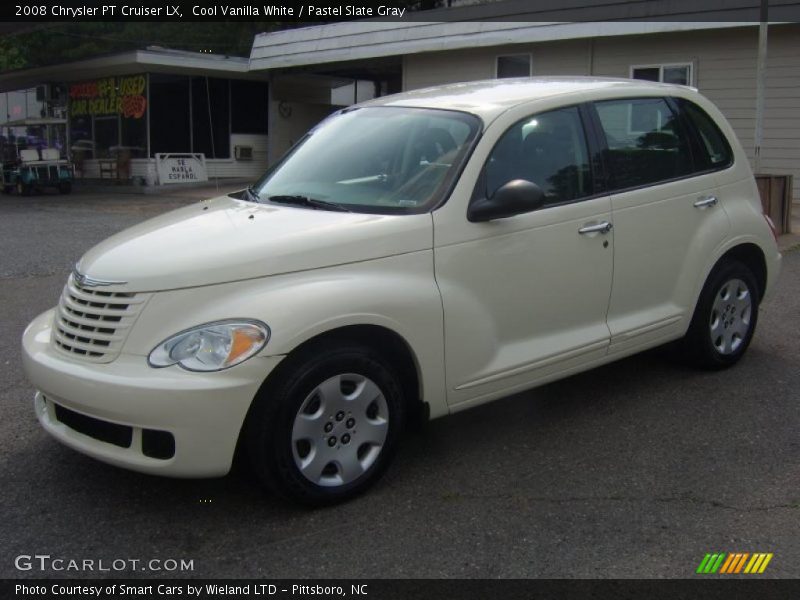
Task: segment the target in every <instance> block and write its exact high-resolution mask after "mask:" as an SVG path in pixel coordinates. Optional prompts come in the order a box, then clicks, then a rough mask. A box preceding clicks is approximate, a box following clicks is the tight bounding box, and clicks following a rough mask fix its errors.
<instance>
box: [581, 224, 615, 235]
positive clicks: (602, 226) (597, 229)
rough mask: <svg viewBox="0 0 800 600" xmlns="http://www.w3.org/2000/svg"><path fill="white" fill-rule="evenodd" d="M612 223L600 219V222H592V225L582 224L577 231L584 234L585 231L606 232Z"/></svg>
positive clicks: (609, 229)
mask: <svg viewBox="0 0 800 600" xmlns="http://www.w3.org/2000/svg"><path fill="white" fill-rule="evenodd" d="M612 227H613V225H612V224H611V223H609V222H608V221H601V222H600V223H593V224H592V225H584V226H583V227H581V228H580V229H578V233H580V234H581V235H586V234H587V233H608V232H609V231H611V228H612Z"/></svg>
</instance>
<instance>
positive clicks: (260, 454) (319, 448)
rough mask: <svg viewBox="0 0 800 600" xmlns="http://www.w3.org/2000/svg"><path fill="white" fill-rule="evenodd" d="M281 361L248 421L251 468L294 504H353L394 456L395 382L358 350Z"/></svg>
mask: <svg viewBox="0 0 800 600" xmlns="http://www.w3.org/2000/svg"><path fill="white" fill-rule="evenodd" d="M287 360H290V361H291V363H290V364H287V365H284V367H283V368H282V369H281V372H280V373H279V374H278V375H277V377H276V380H275V381H273V382H271V384H270V385H268V386H267V388H266V389H265V390H264V391H263V392H262V393H261V394H259V396H258V397H257V398H256V399H255V401H254V405H253V409H252V410H251V414H250V415H249V416H248V422H247V425H246V432H245V433H246V439H247V447H248V450H249V454H250V459H251V463H252V465H253V467H254V469H255V471H256V473H257V474H258V475H259V477H260V478H261V480H262V481H263V482H264V483H266V484H267V485H268V487H270V488H271V489H273V490H274V491H276V492H278V493H279V494H281V495H283V496H286V497H288V498H290V499H292V500H294V501H298V502H301V503H304V504H309V505H325V504H332V503H335V502H341V501H343V500H347V499H349V498H352V497H353V496H355V495H357V494H359V493H361V492H363V491H364V490H366V489H367V488H368V487H370V486H371V485H372V484H373V483H374V482H375V481H376V480H377V479H378V478H379V477H380V475H381V474H382V473H383V471H384V470H385V469H386V467H387V466H388V465H389V462H390V460H391V458H392V455H393V454H394V450H395V447H396V445H397V441H398V439H399V437H400V433H401V431H402V429H403V424H404V421H405V400H404V398H403V392H402V387H401V385H400V383H399V381H398V378H397V376H396V374H395V372H394V370H393V368H392V366H391V365H390V364H388V363H387V361H385V360H384V359H383V358H382V357H380V356H379V355H377V354H376V353H375V352H374V351H372V350H371V349H370V348H368V347H365V346H362V345H360V344H353V343H345V344H341V345H339V344H330V343H326V344H324V345H317V346H315V347H314V348H313V352H311V351H305V352H302V355H300V356H297V357H290V358H289V359H287Z"/></svg>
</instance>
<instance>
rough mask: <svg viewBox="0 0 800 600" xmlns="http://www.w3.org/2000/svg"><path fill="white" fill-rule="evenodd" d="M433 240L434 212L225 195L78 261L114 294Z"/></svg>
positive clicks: (326, 262) (331, 261) (269, 271)
mask: <svg viewBox="0 0 800 600" xmlns="http://www.w3.org/2000/svg"><path fill="white" fill-rule="evenodd" d="M432 244H433V224H432V220H431V216H430V214H428V213H425V214H419V215H374V214H359V213H347V212H334V211H327V210H314V209H308V208H300V207H293V206H277V205H273V204H256V203H253V202H245V201H243V200H237V199H234V198H230V197H228V196H222V197H219V198H214V199H212V200H208V201H204V202H200V203H198V204H193V205H191V206H186V207H184V208H179V209H178V210H175V211H172V212H169V213H166V214H164V215H161V216H159V217H156V218H154V219H150V220H148V221H144V222H143V223H140V224H139V225H136V226H134V227H131V228H130V229H126V230H124V231H122V232H120V233H117V234H116V235H113V236H111V237H110V238H108V239H106V240H105V241H103V242H101V243H99V244H98V245H97V246H95V247H94V248H92V249H91V250H89V251H88V252H87V253H86V254H85V255H84V256H83V258H81V260H80V262H79V263H78V264H77V265H76V266H77V269H78V271H79V272H80V273H81V274H82V275H84V276H85V277H86V278H87V279H92V280H97V281H99V282H115V285H114V286H113V291H115V292H117V291H119V292H125V291H132V292H147V291H160V290H169V289H177V288H186V287H195V286H201V285H210V284H215V283H226V282H230V281H239V280H243V279H252V278H255V277H265V276H267V275H277V274H280V273H290V272H293V271H302V270H307V269H318V268H321V267H330V266H334V265H339V264H345V263H352V262H359V261H364V260H371V259H376V258H381V257H385V256H392V255H395V254H402V253H406V252H416V251H419V250H424V249H429V248H431V247H432Z"/></svg>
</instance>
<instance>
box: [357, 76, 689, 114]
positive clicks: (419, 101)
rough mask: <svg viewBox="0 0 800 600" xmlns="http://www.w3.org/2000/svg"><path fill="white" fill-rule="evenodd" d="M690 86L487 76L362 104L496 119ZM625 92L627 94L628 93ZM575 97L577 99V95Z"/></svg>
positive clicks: (376, 99)
mask: <svg viewBox="0 0 800 600" xmlns="http://www.w3.org/2000/svg"><path fill="white" fill-rule="evenodd" d="M676 89H681V90H688V89H691V88H688V87H687V86H678V85H672V84H665V83H654V82H651V81H642V80H637V79H616V78H611V77H520V78H511V79H486V80H483V81H469V82H464V83H451V84H447V85H439V86H435V87H429V88H423V89H418V90H413V91H409V92H403V93H400V94H393V95H391V96H382V97H380V98H375V99H374V100H370V101H368V102H364V103H362V104H360V105H359V106H407V107H424V108H440V109H448V110H460V111H464V112H469V113H472V114H475V115H477V116H479V117H481V118H482V119H483V120H484V122H487V123H488V122H489V121H492V120H494V119H495V118H496V117H497V116H499V115H500V114H501V113H503V112H505V111H507V110H508V109H510V108H513V107H515V106H519V105H521V104H526V103H528V102H531V101H534V100H542V99H546V98H551V97H553V96H561V95H567V94H570V95H575V96H577V97H578V98H579V99H580V100H581V101H584V100H590V99H591V97H592V93H593V92H597V91H600V90H604V91H606V90H619V91H622V90H625V91H626V92H627V93H630V92H635V93H641V94H645V95H653V94H657V95H668V94H670V93H671V92H673V93H674V92H675V90H676ZM627 93H626V95H628V94H627ZM578 98H576V99H578Z"/></svg>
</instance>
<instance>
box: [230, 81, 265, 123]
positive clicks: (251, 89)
mask: <svg viewBox="0 0 800 600" xmlns="http://www.w3.org/2000/svg"><path fill="white" fill-rule="evenodd" d="M268 105H269V94H268V93H267V84H266V82H264V81H245V80H238V79H232V80H231V133H261V134H265V133H267V106H268Z"/></svg>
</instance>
